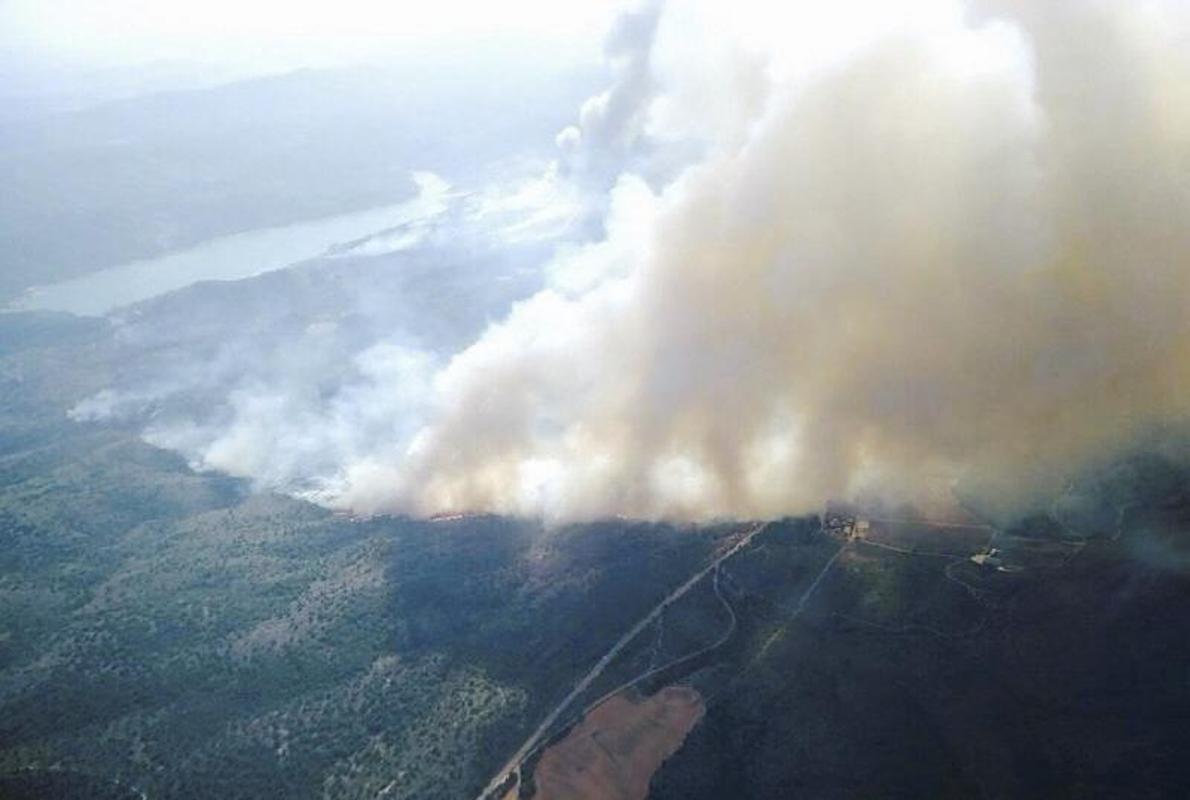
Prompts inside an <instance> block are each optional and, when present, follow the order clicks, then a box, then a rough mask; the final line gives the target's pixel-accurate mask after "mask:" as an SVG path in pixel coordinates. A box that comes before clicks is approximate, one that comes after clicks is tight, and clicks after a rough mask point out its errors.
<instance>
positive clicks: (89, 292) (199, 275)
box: [4, 172, 450, 316]
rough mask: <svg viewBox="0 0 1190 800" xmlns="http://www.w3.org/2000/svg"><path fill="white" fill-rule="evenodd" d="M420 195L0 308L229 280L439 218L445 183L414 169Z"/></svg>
mask: <svg viewBox="0 0 1190 800" xmlns="http://www.w3.org/2000/svg"><path fill="white" fill-rule="evenodd" d="M413 179H414V181H415V182H416V183H417V186H418V194H417V196H416V197H415V198H414V199H412V200H408V201H406V202H403V203H396V204H393V205H387V206H379V207H376V208H369V209H365V210H363V211H355V212H352V213H349V214H341V215H337V216H332V217H322V218H320V219H315V220H309V221H306V222H298V223H294V224H291V225H282V226H278V227H274V228H259V229H256V230H251V231H244V232H242V233H235V234H231V235H228V236H220V237H218V238H216V239H210V240H208V241H206V242H203V243H201V244H198V245H195V246H194V247H189V248H186V249H184V250H178V251H175V252H172V253H167V254H166V255H163V256H157V257H156V258H148V259H142V260H138V261H131V262H128V263H127V264H120V265H118V266H114V267H109V268H107V269H103V270H100V271H98V272H92V273H90V274H88V275H83V276H81V277H78V278H72V279H70V280H66V281H60V282H58V283H51V284H46V285H44V286H34V287H32V288H30V289H27V290H26V291H25V293H24V294H23V295H21V297H19V298H17V299H16V300H14V301H13V302H12V303H10V304H9V305H8V306H7V307H6V308H5V309H4V310H5V311H69V312H71V313H73V314H83V315H91V316H98V315H102V314H106V313H107V312H109V311H111V310H113V309H115V308H119V307H120V306H126V305H128V304H130V303H136V302H139V301H141V300H147V299H149V298H150V297H156V296H157V295H161V294H165V293H166V292H172V291H174V290H176V289H181V288H183V287H186V286H189V285H191V284H193V283H197V282H199V281H211V280H215V281H234V280H241V279H243V278H251V277H253V276H254V275H260V274H262V273H265V272H270V271H272V270H276V269H281V268H283V267H287V266H289V265H291V264H294V263H297V262H299V261H305V260H306V259H310V258H314V257H316V256H320V255H323V254H324V253H326V252H327V251H328V250H329V249H330V248H331V247H333V246H334V245H336V244H340V243H343V242H351V241H353V240H357V239H361V238H363V237H365V236H368V235H369V234H373V233H377V232H379V231H384V230H387V229H390V228H399V227H400V226H403V225H409V224H410V223H413V222H417V221H418V220H424V219H428V218H430V217H433V216H437V215H438V214H440V213H442V212H443V211H444V210H445V209H446V205H447V201H448V199H449V190H450V185H449V184H448V183H447V182H446V181H444V180H442V179H441V178H439V177H438V176H437V175H434V174H432V173H428V172H418V173H414V175H413Z"/></svg>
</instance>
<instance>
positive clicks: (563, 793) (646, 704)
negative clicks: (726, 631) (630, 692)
mask: <svg viewBox="0 0 1190 800" xmlns="http://www.w3.org/2000/svg"><path fill="white" fill-rule="evenodd" d="M705 711H706V707H705V706H704V705H703V701H702V697H701V696H700V695H699V694H698V692H697V691H695V690H694V689H692V688H690V687H686V686H668V687H666V688H664V689H662V690H661V691H659V692H657V693H656V694H655V695H653V696H652V697H648V698H645V699H641V700H632V699H630V698H629V697H627V696H625V694H617V695H615V696H613V697H611V698H609V699H608V700H607V701H606V702H604V703H602V704H601V705H600V706H599V707H597V708H596V709H594V710H593V711H591V712H590V713H589V714H588V715H587V717H586V718H585V719H584V720H583V721H582V722H581V723H579V725H578V726H576V727H575V729H574V730H572V731H571V732H570V734H569V735H568V736H567V737H566V738H565V739H563V740H562V741H560V742H558V744H556V745H554V746H552V747H550V748H548V749H547V750H546V751H545V752H544V753H543V754H542V756H541V761H540V763H539V764H538V765H537V769H536V770H535V772H534V778H535V782H536V784H537V793H536V795H535V797H537V798H540V800H562V798H565V800H644V798H645V796H646V795H647V794H648V791H649V780H650V779H651V778H652V777H653V773H654V772H656V771H657V769H658V768H659V767H660V766H661V764H662V763H663V762H664V761H665V759H667V758H669V757H670V756H671V755H673V754H674V753H675V752H676V751H677V750H678V748H679V747H681V746H682V742H683V741H685V739H686V735H687V734H688V733H689V732H690V731H691V730H692V729H693V728H694V726H695V725H697V724H698V721H699V720H701V719H702V716H703V713H704V712H705Z"/></svg>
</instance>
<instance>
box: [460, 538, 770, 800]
mask: <svg viewBox="0 0 1190 800" xmlns="http://www.w3.org/2000/svg"><path fill="white" fill-rule="evenodd" d="M767 526H768V523H767V522H758V523H756V524H755V525H753V526H752V528H751V530H749V531H748V532H747V533H745V534H744V535H743V536H742V537H740V540H739V541H737V542H736V543H735V544H733V545H732V546H731V547H730V548H728V549H727V550H725V551H724V552H722V553H720V554H719V555H718V556H717V557H716V558H715V559H713V560H712V561H711V563H710V564H708V565H707V566H706V567H704V568H703V569H701V570H699V571H698V572H696V573H695V574H694V575H693V576H691V577H690V578H689V579H688V580H687V581H686V582H685V583H683V584H682V585H681V586H679V587H678V588H676V589H674V590H673V591H672V592H670V593H669V594H668V595H666V596H665V598H664V599H663V600H662V601H661V602H660V603H658V604H657V605H656V606H654V608H653V610H652V611H650V612H649V613H648V614H646V615H645V616H644V617H643V618H642V619H641V620H640V621H639V622H637V623H636V624H635V625H633V626H632V627H631V628H630V629H629V630H628V632H627V633H625V634H624V635H623V636H621V637H620V638H619V639H618V640H617V641H616V643H615V644H613V645H612V646H611V649H610V650H608V651H607V652H606V653H604V654H603V657H602V658H600V659H599V661H597V662H596V663H595V666H593V667H591V669H590V671H589V672H587V674H586V675H584V676H583V678H582V680H580V681H579V682H578V683H576V684H575V685H574V688H573V689H571V690H570V693H569V694H568V695H566V696H565V697H563V698H562V701H561V702H560V703H558V705H556V706H554V709H553V710H552V711H551V712H550V713H549V714H547V715H546V717H545V719H544V720H542V722H541V724H540V725H538V726H537V729H536V730H534V731H533V733H532V734H530V736H529V738H528V739H526V740H525V743H524V744H522V745H521V746H520V749H518V750H517V751H516V752H515V753H513V755H512V757H511V758H510V759H508V762H507V763H506V764H505V765H504V766H503V767H502V768H501V769H500V771H499V772H498V773H496V776H495V777H494V778H492V780H491V781H490V782H489V783H488V785H487V786H485V787H484V790H483V791H482V792H480V793H479V797H478V800H490V799H491V798H492V796H493V794H494V793H495V792H496V791H497V790H498V789H500V788H501V787H502V786H503V785H504V784H505V782H507V780H508V777H509V775H511V774H512V773H513V772H515V771H516V770H517V769H519V768H520V766H521V763H522V762H523V761H524V760H525V758H526V757H527V756H528V755H529V754H530V753H532V752H533V750H534V749H536V747H537V746H538V744H540V742H541V740H542V739H543V738H545V736H546V734H547V733H548V732H549V730H550V728H552V727H553V725H554V723H555V722H557V721H558V717H560V716H562V714H563V713H564V712H565V711H566V709H567V708H569V707H570V704H571V703H573V702H574V700H575V698H577V697H578V696H579V695H580V694H582V693H583V692H585V691H586V690H587V689H588V688H589V687H590V686H591V684H592V683H594V682H595V681H596V679H598V678H599V676H600V675H602V674H603V671H604V670H605V669H607V667H608V665H609V664H611V662H612V661H613V660H614V659H615V657H616V656H618V655H619V654H620V651H621V650H623V649H624V648H625V647H627V646H628V644H629V642H631V641H632V640H633V639H635V638H636V637H637V636H638V635H639V634H640V632H641V631H643V630H645V628H647V627H648V626H649V625H651V624H652V623H653V622H654V621H655V620H656V619H657V617H659V616H660V615H661V612H662V611H664V610H665V607H666V606H668V605H669V604H670V603H672V602H674V601H675V600H678V599H679V598H681V597H682V596H683V595H684V594H686V593H687V592H688V591H690V590H691V589H693V588H694V586H695V584H697V583H698V582H699V581H701V580H702V579H703V578H705V577H706V576H707V575H708V574H709V573H710V572H712V571H713V570H716V569H718V567H719V565H720V564H722V563H723V562H724V561H726V560H727V559H729V558H731V557H732V556H734V555H735V554H736V553H738V552H739V551H740V550H742V549H743V548H745V547H747V546H748V544H749V543H750V542H751V541H752V539H753V538H754V537H755V536H756V534H758V533H760V532H761V531H762V530H764V529H765V528H766V527H767ZM733 616H734V612H733Z"/></svg>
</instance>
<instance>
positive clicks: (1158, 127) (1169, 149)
mask: <svg viewBox="0 0 1190 800" xmlns="http://www.w3.org/2000/svg"><path fill="white" fill-rule="evenodd" d="M725 5H728V4H722V3H710V2H709V3H707V4H705V5H698V4H696V3H695V4H680V3H677V2H675V3H671V4H670V5H668V6H666V7H664V8H659V9H654V8H653V7H650V8H648V9H646V10H645V11H644V12H638V14H637V16H635V17H633V18H632V23H633V24H628V23H626V26H625V28H624V30H622V31H621V32H620V34H619V39H618V40H617V44H616V50H615V53H616V58H618V59H620V63H621V65H622V69H621V75H622V76H623V79H624V80H626V81H628V82H629V85H628V86H627V87H624V88H622V89H619V90H618V89H613V90H611V91H610V92H609V93H608V94H607V95H605V96H603V97H604V99H603V100H601V101H598V102H596V103H594V104H593V105H589V106H588V108H587V110H586V112H584V118H583V120H582V121H581V124H580V126H579V127H578V128H576V129H575V130H574V131H572V132H571V133H569V134H566V135H565V136H564V137H563V144H565V145H566V147H567V148H570V149H571V150H573V149H575V148H579V147H584V146H598V145H599V144H601V143H604V144H606V143H611V145H612V146H614V147H616V148H624V147H626V146H627V143H628V142H631V143H632V144H633V151H634V158H635V159H636V163H638V164H639V163H642V162H644V161H648V160H649V159H653V162H654V163H661V164H662V165H663V167H664V168H663V169H656V170H654V171H653V172H652V173H650V174H647V175H646V174H645V173H646V172H648V169H647V168H645V167H641V168H639V169H637V168H635V167H634V168H633V170H632V173H635V174H632V173H624V174H622V175H621V176H620V178H619V180H618V181H617V182H616V183H615V187H614V189H612V191H611V196H610V201H609V202H608V208H609V210H608V213H607V218H606V220H605V223H604V225H603V226H602V228H603V230H604V231H605V232H606V237H605V238H602V239H601V240H600V241H596V242H593V243H588V244H586V245H583V246H578V247H571V248H568V249H566V250H564V251H563V252H564V255H562V256H559V257H558V259H557V260H556V262H555V263H554V264H553V265H552V268H551V275H552V280H551V285H550V287H549V288H546V289H545V290H543V291H541V292H540V293H538V294H536V295H535V296H533V297H531V298H529V299H527V300H525V301H523V302H521V303H520V304H518V305H517V306H515V308H514V309H513V311H512V312H511V313H510V314H509V315H508V316H507V318H506V319H504V320H503V321H501V322H499V323H498V324H494V325H492V326H490V327H489V328H488V330H487V331H486V332H485V333H484V334H483V335H482V336H481V337H480V338H479V339H478V341H476V342H475V343H474V344H473V345H471V346H470V347H468V348H466V349H464V350H463V351H462V352H459V353H458V354H457V355H455V356H454V357H453V358H451V359H450V360H449V362H448V363H445V364H444V365H443V366H442V367H441V368H440V369H439V370H438V371H437V373H436V374H434V375H433V376H432V377H431V378H430V379H428V385H429V386H430V388H429V389H428V392H429V396H428V397H426V398H425V402H424V404H416V405H417V407H418V409H419V411H418V413H419V414H421V415H422V418H421V419H420V421H419V422H418V423H417V424H415V425H413V426H411V428H410V430H413V431H414V432H413V433H411V434H410V435H409V436H407V437H405V438H403V439H402V440H401V442H400V444H399V445H396V446H391V447H386V448H383V449H378V450H376V451H374V452H371V453H368V454H367V455H366V456H364V457H360V458H355V459H353V460H351V461H350V462H348V463H344V464H342V465H340V468H339V469H337V470H336V471H335V474H334V476H333V478H329V479H327V480H326V482H325V486H324V490H323V491H322V493H321V495H320V496H321V497H323V498H324V499H325V500H326V501H327V502H329V503H332V504H336V505H341V506H344V507H349V508H352V509H355V510H357V511H361V512H381V511H406V512H413V513H420V514H432V513H441V512H455V511H481V510H482V511H496V512H501V513H518V514H532V515H537V514H541V515H545V516H547V517H552V518H562V519H572V518H590V517H598V516H604V515H613V514H621V515H631V516H645V517H659V516H665V517H675V518H701V517H708V516H738V517H755V516H768V515H774V514H781V513H790V512H799V511H804V510H806V509H809V508H814V507H817V506H818V505H819V504H820V503H821V502H822V501H823V500H824V499H826V498H828V497H832V496H841V495H845V494H848V493H851V492H855V491H860V490H863V489H865V488H867V487H873V486H875V487H879V488H883V489H886V490H894V491H898V492H913V491H915V490H916V489H918V488H920V487H921V486H922V485H924V484H926V483H930V482H937V481H939V480H942V481H947V480H952V479H955V478H967V479H979V480H983V481H985V482H987V483H988V484H989V485H991V484H992V483H994V484H995V485H997V486H1001V487H1005V489H1004V490H1005V492H1007V493H1008V494H1009V495H1010V496H1012V497H1013V498H1016V499H1018V500H1021V501H1023V500H1025V499H1027V498H1028V496H1029V493H1030V492H1031V491H1037V490H1041V489H1043V488H1048V487H1046V486H1045V485H1044V480H1047V479H1058V478H1060V476H1061V475H1062V474H1063V472H1064V471H1066V470H1069V469H1071V468H1075V467H1077V466H1078V465H1079V464H1081V463H1084V462H1085V461H1086V460H1088V459H1091V458H1094V457H1096V456H1098V455H1100V454H1103V453H1105V452H1107V451H1109V450H1110V449H1112V448H1114V447H1117V446H1119V445H1121V444H1123V443H1126V442H1127V441H1129V440H1130V439H1131V438H1132V437H1134V436H1136V435H1138V434H1139V433H1141V432H1143V431H1145V430H1146V429H1148V427H1149V426H1151V425H1154V424H1163V423H1169V422H1171V421H1173V422H1177V421H1180V420H1181V419H1182V418H1183V417H1184V416H1185V415H1186V414H1187V412H1188V411H1190V6H1187V5H1186V4H1184V3H1182V2H1178V1H1177V0H1168V2H1157V1H1153V2H1139V1H1137V0H1020V1H1019V2H1014V1H1013V0H980V2H974V1H973V2H970V3H959V2H947V1H944V0H939V1H938V2H922V3H915V4H906V3H886V2H858V1H857V0H850V1H849V2H839V3H832V4H826V6H829V7H827V8H824V4H821V3H814V2H801V3H793V4H791V5H790V6H789V7H788V10H786V11H785V12H782V14H781V17H780V18H779V19H773V18H770V17H769V16H767V15H769V14H771V13H773V12H769V11H764V10H761V9H762V7H764V6H772V5H774V4H769V3H761V4H758V8H757V9H756V10H755V12H750V11H749V10H748V9H747V8H746V6H747V4H746V3H745V4H742V5H741V4H738V3H733V4H730V5H731V9H723V6H725ZM776 5H781V4H776ZM646 69H647V70H648V72H647V74H646V73H645V72H644V70H646ZM641 103H644V105H641ZM615 124H623V125H625V126H628V129H626V130H623V131H617V130H615V129H614V127H613V126H614V125H615ZM645 144H647V146H644V145H645ZM675 154H679V155H675ZM568 157H571V158H573V157H574V156H573V153H570V154H569V156H568ZM594 160H596V158H595V156H594V155H592V156H590V157H589V159H588V161H594ZM601 163H602V162H601ZM675 165H680V168H679V166H675ZM637 174H640V175H644V177H643V178H642V177H636V175H637ZM658 175H668V176H670V177H668V178H666V179H665V180H664V181H660V180H659V179H658V178H657V176H658ZM394 391H396V389H395V388H394ZM403 406H404V407H408V406H409V404H403ZM404 424H408V421H407V420H406V421H405V423H404ZM213 463H214V466H220V467H224V468H229V469H232V470H233V471H234V470H235V469H236V467H237V465H236V464H235V463H220V462H219V461H218V460H215V461H214V462H213Z"/></svg>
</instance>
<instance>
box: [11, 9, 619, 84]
mask: <svg viewBox="0 0 1190 800" xmlns="http://www.w3.org/2000/svg"><path fill="white" fill-rule="evenodd" d="M621 4H622V3H621V2H618V0H582V2H572V1H570V0H568V1H567V2H556V1H555V0H502V1H501V2H498V3H493V2H484V1H483V0H434V2H429V3H427V2H408V1H407V0H405V1H398V2H392V1H391V0H389V1H388V2H386V1H385V0H337V1H336V2H333V3H331V2H321V1H316V0H104V1H103V2H100V1H99V0H55V2H45V0H0V51H3V52H4V53H5V60H6V61H7V62H9V64H10V65H11V64H12V63H13V62H16V63H17V64H18V65H20V64H22V63H23V64H24V65H26V66H31V65H45V64H55V65H59V66H63V65H69V66H84V67H108V66H128V65H134V64H138V63H144V62H149V61H158V60H183V61H185V60H196V61H203V62H206V63H221V64H228V65H232V66H236V67H240V68H248V69H251V68H252V67H254V66H258V65H259V66H262V67H270V66H274V65H277V64H285V63H286V62H289V63H291V64H292V65H294V66H298V65H304V64H325V63H340V62H343V61H356V60H361V59H366V58H369V57H371V56H372V55H373V54H376V53H386V52H392V51H393V50H394V49H399V48H412V47H420V46H424V45H427V44H429V45H431V46H432V45H433V44H434V43H436V42H442V41H446V40H456V41H457V40H460V39H461V40H475V39H483V40H496V41H499V40H523V39H531V40H537V41H539V42H540V43H541V44H542V45H561V44H566V45H567V46H569V47H572V48H573V47H577V46H588V45H589V46H590V47H591V48H592V51H593V52H597V49H595V46H596V45H597V43H598V41H599V38H600V36H601V35H602V33H603V31H604V30H605V29H606V27H607V24H608V22H609V21H610V19H611V18H612V16H613V15H614V12H615V9H616V7H617V6H619V5H621Z"/></svg>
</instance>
